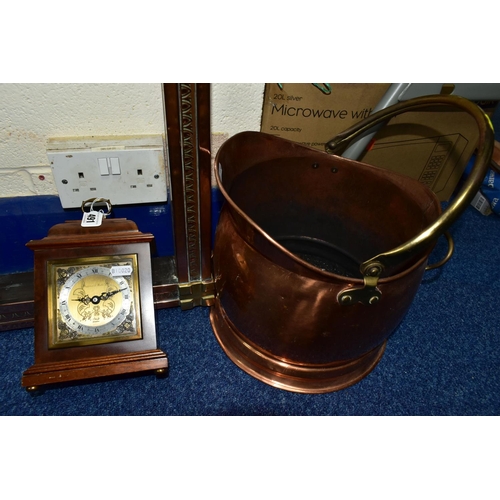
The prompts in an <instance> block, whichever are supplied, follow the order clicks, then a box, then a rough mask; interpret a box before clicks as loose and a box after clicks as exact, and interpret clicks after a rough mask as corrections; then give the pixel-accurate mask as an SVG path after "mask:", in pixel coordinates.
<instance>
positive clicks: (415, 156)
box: [261, 83, 479, 201]
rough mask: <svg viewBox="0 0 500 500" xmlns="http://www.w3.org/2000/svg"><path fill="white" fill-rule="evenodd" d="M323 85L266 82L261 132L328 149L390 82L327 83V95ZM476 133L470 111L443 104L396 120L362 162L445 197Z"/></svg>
mask: <svg viewBox="0 0 500 500" xmlns="http://www.w3.org/2000/svg"><path fill="white" fill-rule="evenodd" d="M324 85H325V84H319V85H318V86H315V85H314V84H307V83H306V84H293V83H285V84H281V88H280V86H279V85H278V84H275V83H269V84H266V89H265V94H264V106H263V113H262V124H261V131H262V132H266V133H270V134H274V135H279V136H280V137H283V138H285V139H289V140H292V141H295V142H298V143H301V144H304V145H307V146H310V147H313V148H316V149H320V150H324V145H325V143H326V142H328V141H329V140H330V139H332V138H333V137H335V135H337V134H338V133H339V132H342V131H343V130H345V129H347V128H349V127H350V126H351V125H354V124H355V123H357V122H358V121H360V120H361V119H363V118H365V117H366V116H368V115H369V114H370V113H371V111H372V109H373V108H374V107H375V106H376V105H377V103H378V102H379V100H380V99H381V98H382V96H383V95H384V94H385V92H386V91H387V89H388V88H389V86H390V84H387V83H384V84H359V83H345V84H329V86H330V88H331V92H329V93H328V91H327V92H325V91H324V90H326V87H325V86H324ZM320 86H322V88H323V91H322V90H321V88H318V87H320ZM438 109H439V111H438ZM444 109H446V111H444ZM478 137H479V134H478V131H477V127H476V125H475V121H474V119H473V118H472V117H470V116H469V115H468V114H467V113H465V112H462V111H457V110H454V109H453V108H448V107H446V108H443V107H441V106H439V107H436V108H434V109H431V108H429V109H426V110H422V111H418V112H408V113H404V114H402V115H399V116H397V117H395V118H393V119H392V120H390V121H389V122H388V124H386V126H384V127H383V128H382V129H381V130H380V131H379V132H378V133H377V135H376V136H375V138H374V140H373V141H372V143H371V144H370V146H369V150H368V151H367V152H366V153H365V154H363V155H362V156H361V157H360V158H358V160H359V161H363V162H365V163H369V164H372V165H376V166H379V167H383V168H387V169H389V170H393V171H396V172H399V173H402V174H405V175H408V176H410V177H413V178H415V179H418V180H420V181H421V182H422V183H424V184H426V185H428V186H429V187H430V188H431V189H432V190H433V191H434V192H435V193H436V195H437V197H438V199H439V200H441V201H446V200H449V198H450V197H451V195H452V194H453V192H454V190H455V188H456V186H457V184H458V182H459V181H460V179H461V177H462V174H463V171H464V170H465V167H466V165H467V162H468V161H469V159H470V157H471V155H472V154H473V152H474V150H475V148H476V144H477V140H478Z"/></svg>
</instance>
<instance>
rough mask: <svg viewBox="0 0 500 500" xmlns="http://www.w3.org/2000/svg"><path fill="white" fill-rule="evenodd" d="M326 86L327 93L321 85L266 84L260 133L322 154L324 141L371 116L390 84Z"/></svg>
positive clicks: (323, 85) (333, 84)
mask: <svg viewBox="0 0 500 500" xmlns="http://www.w3.org/2000/svg"><path fill="white" fill-rule="evenodd" d="M328 85H329V86H330V88H331V92H330V93H325V91H328V90H327V88H326V87H325V84H317V86H315V85H314V84H310V83H283V84H281V87H282V88H280V85H278V84H277V83H267V84H266V89H265V92H264V105H263V111H262V122H261V132H267V133H268V134H273V135H278V136H280V137H283V138H284V139H289V140H291V141H295V142H299V143H300V144H304V145H306V146H311V147H313V148H316V149H320V150H322V151H324V149H325V143H326V142H328V141H329V140H330V139H332V138H333V137H335V135H337V134H338V133H339V132H342V131H343V130H345V129H347V128H349V127H350V126H351V125H354V123H356V122H358V121H359V120H361V119H363V118H366V117H367V116H368V115H369V114H370V113H371V111H372V109H373V108H374V107H375V106H376V104H377V103H378V102H379V101H380V99H381V98H382V96H383V95H384V94H385V92H386V91H387V89H388V88H389V85H390V84H388V83H381V84H366V83H332V84H328ZM322 89H323V90H322Z"/></svg>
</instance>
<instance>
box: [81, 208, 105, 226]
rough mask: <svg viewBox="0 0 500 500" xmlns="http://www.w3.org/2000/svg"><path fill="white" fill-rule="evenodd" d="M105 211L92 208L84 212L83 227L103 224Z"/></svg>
mask: <svg viewBox="0 0 500 500" xmlns="http://www.w3.org/2000/svg"><path fill="white" fill-rule="evenodd" d="M102 219H103V213H102V212H96V211H95V210H91V211H90V212H84V213H83V217H82V227H97V226H100V225H101V224H102Z"/></svg>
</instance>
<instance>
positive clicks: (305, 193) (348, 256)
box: [211, 96, 493, 393]
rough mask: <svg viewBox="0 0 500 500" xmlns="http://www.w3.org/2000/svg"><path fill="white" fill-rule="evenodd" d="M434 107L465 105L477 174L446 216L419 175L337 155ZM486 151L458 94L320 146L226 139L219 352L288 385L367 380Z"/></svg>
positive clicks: (266, 138)
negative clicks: (378, 128)
mask: <svg viewBox="0 0 500 500" xmlns="http://www.w3.org/2000/svg"><path fill="white" fill-rule="evenodd" d="M430 105H453V106H456V107H458V108H460V109H462V110H465V111H467V112H468V113H469V114H470V115H472V116H473V118H474V119H475V121H476V122H477V125H478V127H479V143H478V146H477V156H476V162H475V165H474V167H473V170H472V172H471V174H470V175H469V177H468V178H467V180H466V182H465V183H464V185H463V186H462V188H461V190H460V192H459V193H458V195H457V196H456V197H455V198H454V200H453V201H452V202H451V203H450V204H449V206H448V207H447V209H446V211H445V212H444V213H441V205H440V203H439V201H438V199H437V198H436V196H435V195H434V193H433V192H432V191H431V190H429V189H428V188H427V187H426V186H425V185H423V184H421V183H420V182H418V181H417V180H414V179H411V178H409V177H405V176H403V175H399V174H397V173H394V172H392V171H387V170H384V169H380V168H377V167H374V166H370V165H367V164H363V163H360V162H358V161H353V160H350V159H346V158H342V157H340V156H336V154H335V153H341V152H342V151H343V150H344V149H345V148H346V147H347V146H348V145H349V143H350V142H351V141H352V140H353V139H354V138H357V137H358V136H360V135H361V134H363V133H364V132H366V131H367V130H369V129H370V128H371V127H373V126H374V125H377V124H381V123H384V122H385V121H387V120H388V119H390V118H391V117H393V116H396V115H398V114H400V113H402V112H404V111H409V110H412V111H413V110H417V109H421V108H423V107H426V106H430ZM492 149H493V130H492V127H491V123H490V121H489V119H488V117H487V116H486V115H485V114H484V112H483V111H482V110H481V109H480V108H479V107H477V106H476V105H475V104H473V103H472V102H470V101H468V100H466V99H463V98H460V97H455V96H447V97H444V96H428V97H423V98H417V99H413V100H410V101H406V102H404V103H400V104H397V105H395V106H392V107H390V108H386V109H385V110H382V111H380V112H378V113H375V114H373V115H372V116H370V117H369V118H367V119H365V120H363V121H362V122H360V123H358V124H356V125H355V126H353V127H352V128H350V129H349V130H347V131H345V132H343V133H341V134H340V135H339V136H337V137H336V138H335V139H333V140H331V141H330V142H328V143H327V145H326V150H327V152H324V153H323V152H321V151H317V150H314V149H311V148H308V147H305V146H302V145H300V144H296V143H293V142H290V141H287V140H284V139H280V138H278V137H275V136H271V135H267V134H264V133H259V132H243V133H240V134H238V135H236V136H233V137H232V138H230V139H229V140H228V141H226V142H225V143H224V144H223V145H222V147H221V148H220V150H219V152H218V154H217V157H216V163H215V166H216V179H217V183H218V186H219V188H220V190H221V192H222V194H223V196H224V198H225V203H224V206H223V208H222V211H221V214H220V220H219V223H218V226H217V231H216V238H215V244H214V252H213V262H214V278H215V287H216V300H215V305H214V307H213V308H212V310H211V323H212V327H213V329H214V332H215V335H216V337H217V339H218V341H219V343H220V344H221V346H222V348H223V349H224V351H225V352H226V354H227V355H228V356H229V357H230V359H232V360H233V362H234V363H235V364H236V365H238V366H239V367H240V368H242V369H243V370H244V371H246V372H247V373H249V374H250V375H252V376H254V377H255V378H257V379H259V380H261V381H263V382H265V383H268V384H270V385H272V386H275V387H279V388H281V389H286V390H289V391H295V392H303V393H323V392H330V391H336V390H339V389H342V388H345V387H347V386H350V385H352V384H355V383H356V382H358V381H359V380H360V379H362V378H363V377H365V376H366V375H367V374H368V373H369V372H370V371H371V370H372V369H373V368H374V367H375V365H376V364H377V362H378V361H379V360H380V358H381V357H382V355H383V352H384V349H385V345H386V342H387V339H388V337H389V336H390V335H391V333H392V332H393V331H394V330H395V329H396V327H397V326H398V325H399V323H400V322H401V320H402V318H403V317H404V315H405V313H406V312H407V310H408V308H409V307H410V305H411V303H412V301H413V299H414V297H415V294H416V293H417V290H418V288H419V285H420V283H421V280H422V277H423V274H424V273H425V271H426V268H427V267H428V258H429V255H430V253H431V251H432V250H433V247H434V245H435V242H436V240H437V239H438V238H439V237H440V236H441V235H443V234H445V233H446V231H447V229H448V228H449V227H450V225H451V224H452V223H453V222H454V221H455V220H456V219H457V218H458V217H459V216H460V214H461V213H462V211H463V210H464V209H465V208H466V207H467V206H468V205H469V203H470V201H471V200H472V198H473V197H474V195H475V194H476V192H477V190H478V189H479V186H480V184H481V182H482V180H483V178H484V176H485V173H486V171H487V168H488V166H489V163H490V159H491V154H492ZM449 254H451V250H450V252H449Z"/></svg>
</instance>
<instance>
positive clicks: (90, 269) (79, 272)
mask: <svg viewBox="0 0 500 500" xmlns="http://www.w3.org/2000/svg"><path fill="white" fill-rule="evenodd" d="M153 238H154V237H153V235H152V234H150V233H141V232H140V231H139V230H138V228H137V226H136V224H135V223H134V222H132V221H130V220H127V219H105V220H104V221H103V223H102V225H101V226H98V227H82V226H81V221H79V220H78V221H68V222H65V223H63V224H57V225H55V226H53V227H52V228H51V229H50V230H49V233H48V235H47V237H45V238H43V239H41V240H36V241H30V242H29V243H28V244H27V246H28V247H29V248H31V250H33V251H34V259H35V267H34V283H35V324H34V327H35V363H34V365H33V366H32V367H30V368H29V369H28V370H26V371H25V372H24V374H23V377H22V386H23V387H26V388H27V389H28V390H35V389H36V388H38V387H40V386H42V385H47V384H54V383H61V382H69V381H76V380H84V379H92V378H97V377H106V376H113V375H120V374H125V373H135V372H143V371H152V372H156V373H158V374H159V373H164V372H165V371H166V369H167V368H168V358H167V355H166V354H165V353H164V352H163V351H162V350H160V349H158V347H157V338H156V327H155V313H154V300H153V286H152V271H151V250H150V244H151V242H152V240H153Z"/></svg>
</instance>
